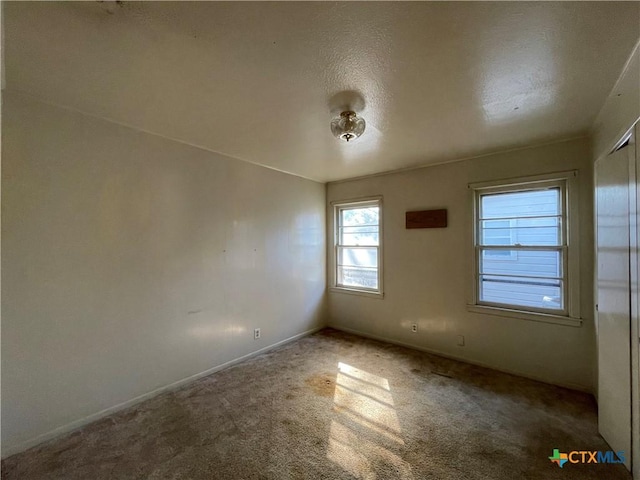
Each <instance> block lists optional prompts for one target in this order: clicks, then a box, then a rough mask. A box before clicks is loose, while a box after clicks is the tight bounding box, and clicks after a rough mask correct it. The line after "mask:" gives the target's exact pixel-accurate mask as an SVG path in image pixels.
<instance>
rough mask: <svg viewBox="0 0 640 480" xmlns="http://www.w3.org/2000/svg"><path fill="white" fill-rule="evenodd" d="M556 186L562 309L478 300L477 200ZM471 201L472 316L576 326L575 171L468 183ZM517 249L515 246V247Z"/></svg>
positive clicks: (577, 253)
mask: <svg viewBox="0 0 640 480" xmlns="http://www.w3.org/2000/svg"><path fill="white" fill-rule="evenodd" d="M549 187H559V188H560V192H561V195H562V219H563V222H562V239H563V241H562V245H561V247H559V250H560V251H561V252H562V257H563V261H562V265H563V280H564V282H563V284H564V291H563V296H564V309H563V310H556V309H544V308H535V307H524V306H520V305H508V304H497V303H491V302H486V301H480V293H479V292H480V282H479V278H480V276H479V265H480V255H481V251H482V249H481V248H480V238H479V236H480V225H479V221H480V197H481V195H483V194H487V193H500V192H517V191H526V190H529V189H535V188H549ZM469 189H470V191H471V199H472V225H473V235H472V248H473V254H472V258H473V268H472V278H471V302H470V303H469V304H468V305H467V308H468V310H470V311H472V312H476V313H483V314H491V315H497V316H504V317H511V318H520V319H524V320H536V321H542V322H548V323H556V324H561V325H569V326H580V325H582V320H581V319H580V245H579V242H580V234H579V232H580V226H579V212H578V205H579V191H578V172H577V171H576V170H572V171H567V172H558V173H553V174H545V175H535V176H528V177H519V178H511V179H505V180H496V181H490V182H480V183H472V184H469ZM523 248H525V249H526V247H523ZM516 249H517V247H516Z"/></svg>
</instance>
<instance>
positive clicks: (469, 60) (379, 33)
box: [5, 2, 640, 181]
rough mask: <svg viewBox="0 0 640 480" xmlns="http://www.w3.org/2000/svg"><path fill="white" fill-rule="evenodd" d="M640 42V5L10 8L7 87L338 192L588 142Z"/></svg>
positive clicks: (50, 4) (74, 5)
mask: <svg viewBox="0 0 640 480" xmlns="http://www.w3.org/2000/svg"><path fill="white" fill-rule="evenodd" d="M639 36H640V4H639V3H638V2H623V3H612V2H604V3H595V2H557V3H556V2H552V3H548V2H495V3H485V2H477V3H475V2H472V3H458V2H451V3H444V2H436V3H422V2H411V3H404V2H388V3H386V2H385V3H383V2H348V3H329V2H309V3H298V2H283V3H271V2H257V3H249V2H220V3H218V2H197V3H191V2H140V3H136V2H131V3H130V2H124V3H120V4H115V3H112V2H78V3H75V2H70V3H67V2H44V3H31V2H24V3H22V2H15V3H14V2H5V45H6V54H5V65H6V88H7V90H9V91H12V90H14V91H21V92H25V93H28V94H31V95H35V96H37V97H39V98H41V99H43V100H45V101H48V102H51V103H54V104H58V105H63V106H68V107H71V108H75V109H78V110H80V111H83V112H86V113H89V114H93V115H97V116H100V117H104V118H108V119H111V120H114V121H117V122H120V123H123V124H127V125H130V126H133V127H136V128H139V129H142V130H145V131H148V132H153V133H156V134H159V135H163V136H166V137H169V138H174V139H177V140H180V141H183V142H187V143H190V144H192V145H197V146H200V147H203V148H206V149H208V150H213V151H217V152H221V153H224V154H227V155H230V156H233V157H236V158H239V159H243V160H247V161H250V162H253V163H258V164H261V165H265V166H269V167H272V168H276V169H279V170H283V171H286V172H290V173H294V174H296V175H300V176H303V177H307V178H311V179H314V180H318V181H330V180H337V179H343V178H350V177H355V176H361V175H366V174H371V173H377V172H382V171H388V170H394V169H399V168H405V167H412V166H417V165H424V164H429V163H438V162H443V161H448V160H453V159H457V158H463V157H468V156H473V155H480V154H484V153H488V152H494V151H498V150H503V149H509V148H516V147H520V146H525V145H532V144H536V143H542V142H548V141H553V140H556V139H561V138H569V137H573V136H578V135H582V134H585V133H586V132H587V131H588V129H589V127H590V126H591V124H592V123H593V121H594V120H595V117H596V115H597V113H598V111H599V109H600V107H601V106H602V104H603V103H604V100H605V98H606V97H607V95H608V94H609V92H610V90H611V88H612V87H613V85H614V83H615V81H616V79H617V76H618V75H619V73H620V72H621V70H622V68H623V66H624V63H625V61H626V59H627V57H628V55H629V53H630V52H631V50H632V48H633V45H634V44H635V42H636V41H637V39H638V37H639ZM348 103H351V104H352V105H353V106H355V108H356V109H357V110H358V111H360V112H361V113H362V115H363V116H364V118H365V119H366V121H367V124H368V125H367V131H366V132H365V134H364V135H363V136H362V137H361V138H360V139H358V140H357V141H355V142H353V143H350V144H343V143H340V142H338V141H337V140H336V139H334V138H333V137H332V136H331V133H330V130H329V122H330V120H331V117H332V112H334V111H336V110H339V108H340V107H341V106H346V104H348Z"/></svg>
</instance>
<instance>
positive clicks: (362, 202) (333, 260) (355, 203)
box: [329, 196, 384, 298]
mask: <svg viewBox="0 0 640 480" xmlns="http://www.w3.org/2000/svg"><path fill="white" fill-rule="evenodd" d="M367 206H376V207H378V239H379V241H378V246H377V248H378V288H377V289H374V288H364V287H353V286H345V285H340V284H338V247H339V243H338V242H339V233H340V229H339V226H340V211H341V210H348V209H350V208H357V207H367ZM331 210H332V218H333V221H332V225H333V248H332V249H331V254H330V258H329V262H330V265H331V271H332V275H331V285H330V288H329V289H330V290H331V291H334V292H341V293H351V294H356V295H364V296H371V297H376V298H382V297H383V296H384V293H383V292H384V290H383V277H384V276H383V253H382V252H383V236H384V235H383V208H382V196H375V197H366V198H361V199H354V200H346V201H335V202H331Z"/></svg>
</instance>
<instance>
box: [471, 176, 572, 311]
mask: <svg viewBox="0 0 640 480" xmlns="http://www.w3.org/2000/svg"><path fill="white" fill-rule="evenodd" d="M558 177H560V178H558ZM574 177H575V172H569V173H565V174H560V175H559V176H544V177H534V178H529V179H520V180H519V181H516V182H509V183H508V184H499V183H498V184H496V183H491V184H476V185H471V187H472V188H473V190H474V207H475V208H474V213H475V218H474V222H475V235H474V249H475V279H474V285H475V291H474V300H475V301H474V304H475V305H478V306H486V307H496V308H506V309H511V310H519V311H523V312H534V313H541V314H551V315H557V316H574V315H575V314H577V309H578V303H577V291H576V289H577V288H578V285H577V283H576V282H577V278H578V275H577V268H578V265H577V252H576V251H575V250H577V235H574V234H572V232H576V230H575V228H573V226H572V225H569V220H570V218H571V220H575V222H576V223H577V213H576V214H575V217H574V216H570V215H569V214H568V212H569V199H570V195H569V193H570V192H569V182H570V180H573V178H574ZM572 190H575V189H572ZM575 203H577V202H575ZM572 208H574V210H575V208H576V207H575V206H572ZM570 239H571V240H572V242H571V243H570V242H569V240H570ZM570 260H571V265H570ZM574 284H575V285H574Z"/></svg>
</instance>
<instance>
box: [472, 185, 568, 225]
mask: <svg viewBox="0 0 640 480" xmlns="http://www.w3.org/2000/svg"><path fill="white" fill-rule="evenodd" d="M561 214H562V211H561V206H560V189H559V188H550V189H545V190H528V191H523V192H507V193H492V194H487V195H481V197H480V216H481V219H487V218H513V217H533V216H545V215H561Z"/></svg>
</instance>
